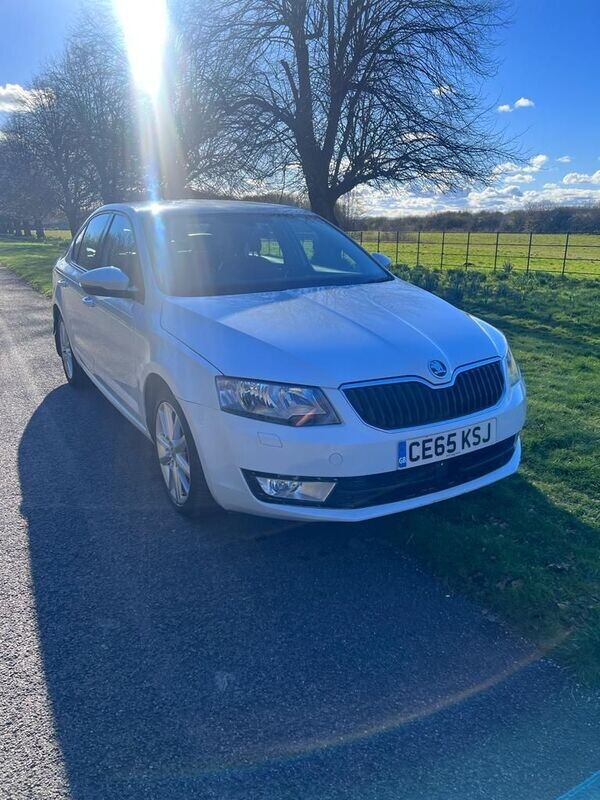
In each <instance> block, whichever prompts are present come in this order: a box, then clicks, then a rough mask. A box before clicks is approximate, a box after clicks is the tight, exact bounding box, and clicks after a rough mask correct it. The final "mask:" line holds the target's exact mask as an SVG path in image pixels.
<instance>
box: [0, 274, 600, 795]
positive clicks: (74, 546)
mask: <svg viewBox="0 0 600 800" xmlns="http://www.w3.org/2000/svg"><path fill="white" fill-rule="evenodd" d="M0 391H1V395H0V398H1V403H0V412H1V418H0V419H1V428H0V435H1V443H2V470H1V471H0V548H1V553H0V635H1V636H0V695H1V696H0V798H2V799H3V800H4V798H6V799H7V800H8V799H10V800H38V798H39V800H54V798H76V799H77V800H96V798H97V799H98V800H117V799H118V800H121V798H123V800H142V799H143V800H149V799H152V800H154V798H156V799H157V800H158V799H159V798H160V800H171V799H173V800H184V799H185V800H188V799H189V798H211V799H212V798H214V799H215V800H263V799H264V800H267V798H268V799H269V800H342V798H343V800H400V798H402V799H403V800H405V799H406V798H408V800H474V799H475V798H477V800H484V798H485V800H488V799H489V798H493V800H537V799H538V798H539V799H540V800H554V798H557V797H558V796H560V795H562V794H564V793H566V792H567V791H568V790H569V789H570V788H571V787H572V786H574V785H576V784H579V783H581V782H582V781H584V780H585V779H586V778H587V777H588V776H590V775H591V774H592V773H594V772H595V771H596V770H597V769H598V767H599V766H600V753H599V750H600V747H599V744H600V735H599V730H600V728H599V723H600V707H599V704H598V697H597V696H596V695H594V694H592V693H589V692H586V691H584V690H582V689H579V688H577V687H576V686H574V685H573V683H572V682H571V681H570V680H569V678H568V677H567V676H566V675H565V674H564V673H563V672H562V671H561V670H559V669H558V668H556V667H554V666H553V665H552V664H550V663H549V662H547V661H544V660H541V659H540V658H539V656H538V654H537V653H535V651H534V649H533V648H532V647H531V646H530V645H529V644H528V643H526V642H524V641H522V640H521V639H519V638H518V637H516V636H513V635H511V634H510V633H508V632H507V631H506V630H505V629H503V628H502V627H501V626H500V625H499V624H498V623H496V622H494V621H492V620H490V618H489V615H485V614H484V613H483V612H482V610H481V609H479V608H477V607H476V606H474V605H472V604H470V603H469V602H467V601H465V600H463V599H461V598H460V597H454V596H448V594H447V592H446V590H445V589H444V587H443V586H442V585H441V584H440V583H439V582H437V581H436V580H435V579H434V578H432V577H431V576H429V575H428V574H426V573H425V572H424V571H422V570H421V569H419V568H418V567H417V566H416V565H415V563H414V562H413V561H411V560H410V559H409V558H408V557H407V556H406V555H405V554H404V553H403V552H402V549H401V547H400V546H399V544H398V543H397V542H396V541H395V539H394V535H393V530H394V524H390V522H387V521H383V522H373V523H369V524H362V525H358V526H350V527H348V526H341V525H312V526H298V525H289V524H281V523H278V522H274V521H266V520H260V519H254V518H250V517H243V516H236V515H231V514H222V515H220V516H217V517H216V518H215V519H213V520H210V521H205V522H196V523H191V522H189V521H185V520H183V519H182V518H180V517H179V516H178V515H177V514H176V513H175V512H174V511H173V510H171V509H170V508H169V506H168V505H167V502H166V500H165V498H164V496H163V490H162V486H161V484H160V477H159V476H158V474H157V472H156V470H155V468H154V466H153V463H152V459H151V455H152V453H151V447H150V445H149V444H148V443H147V442H146V441H145V440H144V438H143V437H142V436H141V435H140V434H139V433H138V432H137V431H135V430H134V428H133V427H131V426H130V425H129V424H128V423H127V422H126V421H125V420H124V419H122V418H121V417H120V416H119V414H118V413H117V412H116V411H115V410H113V409H112V407H111V406H110V405H109V404H108V403H107V402H106V401H105V400H104V399H103V398H102V397H101V396H100V395H99V393H98V392H96V390H94V389H92V388H90V389H86V390H84V391H81V392H77V391H75V390H73V389H71V388H70V387H68V386H67V385H66V384H65V383H64V380H63V375H62V371H61V367H60V363H59V360H58V357H57V356H56V353H55V352H54V349H53V343H52V338H51V331H50V306H49V303H48V301H47V300H45V299H44V298H42V297H41V296H39V295H37V294H36V293H34V292H33V291H32V290H31V289H29V288H28V287H26V286H25V285H24V284H22V283H21V282H20V281H19V280H18V279H16V278H15V277H13V276H12V275H11V274H10V273H8V272H6V271H4V270H2V269H0ZM417 513H418V512H417ZM395 524H402V522H401V518H397V519H396V523H395ZM406 524H410V518H407V522H406ZM586 786H587V784H586ZM588 788H589V786H588ZM593 790H594V789H593V787H592V791H593ZM582 791H584V792H587V791H588V789H586V788H585V786H584V788H583V789H582ZM578 796H579V794H578ZM581 796H582V797H583V796H584V795H581ZM588 796H589V797H591V796H592V795H588V794H585V797H588Z"/></svg>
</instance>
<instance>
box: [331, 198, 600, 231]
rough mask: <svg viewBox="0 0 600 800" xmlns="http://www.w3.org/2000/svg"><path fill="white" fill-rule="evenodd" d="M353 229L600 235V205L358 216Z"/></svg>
mask: <svg viewBox="0 0 600 800" xmlns="http://www.w3.org/2000/svg"><path fill="white" fill-rule="evenodd" d="M344 226H345V227H346V228H348V229H349V230H357V231H358V230H365V231H366V230H380V231H474V232H475V231H481V232H489V233H494V232H496V231H500V232H501V233H521V232H526V233H529V232H532V233H599V232H600V204H597V205H589V206H546V205H539V206H538V205H532V206H529V207H527V208H522V209H517V210H515V211H506V212H502V211H443V212H440V213H437V214H427V215H418V216H417V215H412V216H407V215H402V216H398V217H381V216H379V217H374V216H368V217H367V216H363V217H361V216H356V215H352V214H349V215H348V216H347V217H346V218H345V219H344Z"/></svg>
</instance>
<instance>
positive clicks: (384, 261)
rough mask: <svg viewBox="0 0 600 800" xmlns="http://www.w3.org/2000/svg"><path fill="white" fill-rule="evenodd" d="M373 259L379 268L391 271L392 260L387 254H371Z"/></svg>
mask: <svg viewBox="0 0 600 800" xmlns="http://www.w3.org/2000/svg"><path fill="white" fill-rule="evenodd" d="M371 258H374V259H375V261H376V262H377V263H378V264H379V266H380V267H383V268H384V269H389V268H390V267H391V266H392V259H391V258H390V257H389V256H386V255H385V253H371Z"/></svg>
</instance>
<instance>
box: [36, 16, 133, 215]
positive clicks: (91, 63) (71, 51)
mask: <svg viewBox="0 0 600 800" xmlns="http://www.w3.org/2000/svg"><path fill="white" fill-rule="evenodd" d="M44 81H45V85H46V86H48V87H51V88H52V90H53V92H54V93H55V95H56V96H57V97H60V102H61V108H62V109H63V110H64V113H65V115H66V116H67V117H68V118H69V119H70V124H71V125H72V130H73V135H74V136H76V137H77V139H78V141H79V146H80V147H81V149H82V150H83V151H84V152H85V155H86V158H87V161H88V162H89V164H91V166H92V167H93V170H94V171H95V173H96V178H97V193H98V195H99V196H100V198H101V200H102V202H104V203H114V202H118V201H119V200H123V199H125V198H126V197H128V196H130V195H131V194H132V193H134V192H136V191H137V190H138V189H139V164H138V152H137V146H136V145H135V134H136V116H135V109H134V108H133V103H132V100H131V85H130V78H129V70H128V66H127V57H126V55H125V52H124V48H123V43H122V41H121V38H120V35H119V32H118V30H117V27H116V24H115V21H114V17H113V16H112V14H111V13H110V12H109V10H108V8H107V7H106V5H105V4H104V3H97V4H95V5H94V7H93V11H89V10H88V11H87V12H86V11H83V12H82V13H81V14H80V15H79V17H78V23H77V26H76V28H75V29H74V30H73V32H72V34H71V35H70V37H69V39H68V41H67V44H66V47H65V49H64V52H63V55H62V57H61V58H60V59H59V60H58V61H56V62H55V63H54V64H53V65H52V66H51V67H50V68H48V69H47V70H46V71H45V73H44Z"/></svg>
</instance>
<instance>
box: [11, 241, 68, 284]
mask: <svg viewBox="0 0 600 800" xmlns="http://www.w3.org/2000/svg"><path fill="white" fill-rule="evenodd" d="M52 233H53V234H54V233H56V234H65V233H66V232H64V231H56V232H55V231H52ZM69 241H70V239H67V238H63V236H61V235H52V236H49V237H48V239H47V241H45V242H38V241H35V240H31V239H1V238H0V264H1V265H2V266H6V267H8V268H9V269H11V270H12V271H13V272H15V273H16V274H17V275H18V276H19V277H20V278H23V279H24V280H26V281H27V283H29V284H31V286H33V288H34V289H37V290H38V292H42V294H45V295H47V296H50V294H51V293H52V267H53V266H54V264H55V262H56V260H57V258H58V257H59V256H60V255H61V254H62V253H64V252H65V250H66V249H67V247H68V245H69Z"/></svg>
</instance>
